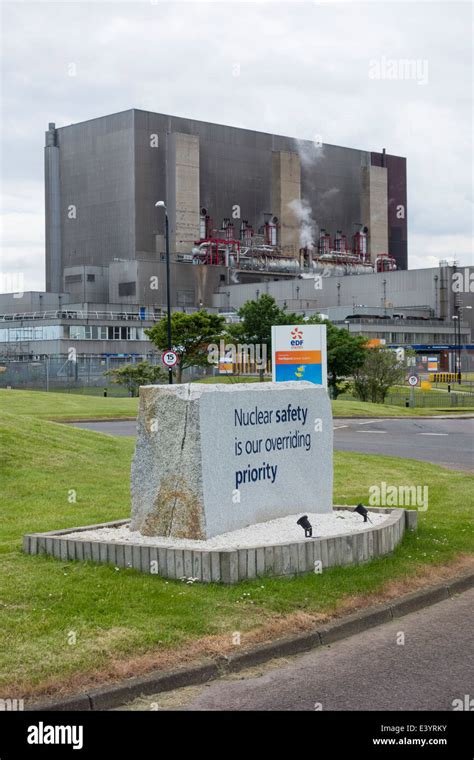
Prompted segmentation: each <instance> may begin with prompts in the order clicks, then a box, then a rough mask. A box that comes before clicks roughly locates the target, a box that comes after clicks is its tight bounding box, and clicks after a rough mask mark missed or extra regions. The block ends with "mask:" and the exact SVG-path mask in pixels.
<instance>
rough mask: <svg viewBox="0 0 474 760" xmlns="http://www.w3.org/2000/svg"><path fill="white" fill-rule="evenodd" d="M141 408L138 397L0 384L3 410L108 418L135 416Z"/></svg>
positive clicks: (42, 415) (54, 416)
mask: <svg viewBox="0 0 474 760" xmlns="http://www.w3.org/2000/svg"><path fill="white" fill-rule="evenodd" d="M137 409H138V399H136V398H128V397H127V398H104V397H103V396H86V395H82V394H76V393H53V392H49V393H46V391H21V390H10V391H9V390H6V389H4V388H0V414H1V413H2V412H10V413H12V414H19V415H34V416H35V417H40V418H44V419H56V420H61V419H88V418H97V419H101V418H102V419H107V418H111V417H112V418H114V417H133V416H134V415H136V413H137Z"/></svg>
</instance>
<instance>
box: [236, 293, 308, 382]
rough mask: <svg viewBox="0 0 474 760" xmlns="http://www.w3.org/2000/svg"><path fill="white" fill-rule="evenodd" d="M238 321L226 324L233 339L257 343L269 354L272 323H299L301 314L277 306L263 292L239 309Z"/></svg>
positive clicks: (262, 371) (261, 374) (249, 343)
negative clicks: (288, 311)
mask: <svg viewBox="0 0 474 760" xmlns="http://www.w3.org/2000/svg"><path fill="white" fill-rule="evenodd" d="M238 315H239V317H240V320H241V321H240V322H238V323H236V324H233V325H228V331H229V334H230V335H231V337H232V338H233V339H234V340H237V341H238V342H240V343H243V344H247V345H254V346H256V345H259V346H261V347H262V348H263V346H265V350H266V352H267V356H269V355H270V351H271V341H272V325H293V324H301V323H302V322H303V321H304V320H303V317H302V316H299V315H297V314H291V313H287V312H286V310H285V309H280V307H279V306H277V303H276V301H275V299H274V298H273V297H272V296H269V295H268V294H267V293H263V294H262V295H261V296H260V298H257V300H256V301H247V302H246V303H244V305H243V306H242V307H241V308H240V309H239V311H238ZM264 374H265V369H264V368H262V369H260V380H261V381H262V380H263V377H264Z"/></svg>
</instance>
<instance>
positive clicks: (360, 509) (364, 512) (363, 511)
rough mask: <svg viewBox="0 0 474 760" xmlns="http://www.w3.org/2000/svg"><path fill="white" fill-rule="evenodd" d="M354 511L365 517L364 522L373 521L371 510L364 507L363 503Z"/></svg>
mask: <svg viewBox="0 0 474 760" xmlns="http://www.w3.org/2000/svg"><path fill="white" fill-rule="evenodd" d="M352 511H353V512H357V514H358V515H360V516H361V517H363V518H364V522H367V520H368V521H369V522H370V523H371V522H372V520H371V519H370V517H369V510H368V509H366V508H365V507H364V505H363V504H358V505H357V507H356V508H355V509H354V510H352Z"/></svg>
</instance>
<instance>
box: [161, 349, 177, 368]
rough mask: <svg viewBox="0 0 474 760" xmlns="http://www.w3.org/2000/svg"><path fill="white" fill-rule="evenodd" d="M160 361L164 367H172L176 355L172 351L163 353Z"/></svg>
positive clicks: (175, 360)
mask: <svg viewBox="0 0 474 760" xmlns="http://www.w3.org/2000/svg"><path fill="white" fill-rule="evenodd" d="M161 361H162V362H163V364H164V365H165V366H166V367H174V365H175V364H176V363H177V361H178V354H176V353H175V352H174V351H165V353H164V354H163V356H162V357H161Z"/></svg>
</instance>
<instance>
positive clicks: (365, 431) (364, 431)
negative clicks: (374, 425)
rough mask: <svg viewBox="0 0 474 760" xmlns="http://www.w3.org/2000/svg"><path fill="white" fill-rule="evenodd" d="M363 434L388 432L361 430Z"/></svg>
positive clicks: (383, 431)
mask: <svg viewBox="0 0 474 760" xmlns="http://www.w3.org/2000/svg"><path fill="white" fill-rule="evenodd" d="M360 432H361V433H386V432H387V431H386V430H361V431H360Z"/></svg>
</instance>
